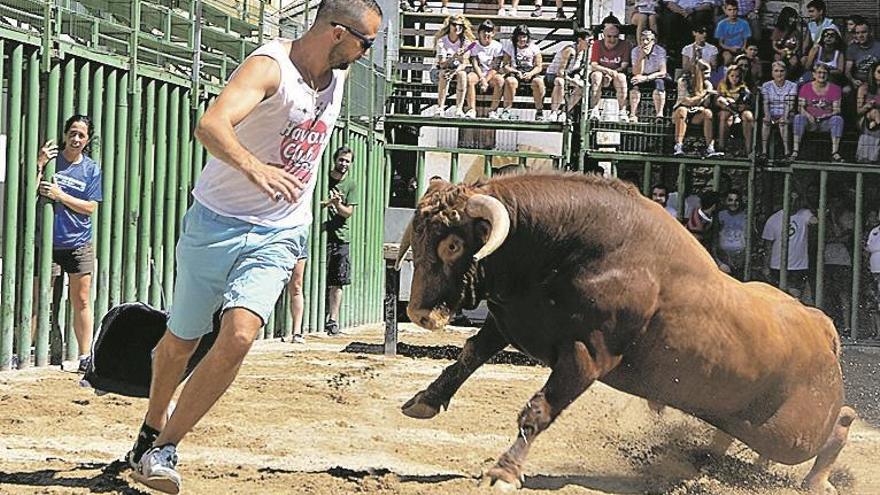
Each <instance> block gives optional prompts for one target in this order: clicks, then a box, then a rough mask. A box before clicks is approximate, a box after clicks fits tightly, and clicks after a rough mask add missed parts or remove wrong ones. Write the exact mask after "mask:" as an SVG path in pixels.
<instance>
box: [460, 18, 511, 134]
mask: <svg viewBox="0 0 880 495" xmlns="http://www.w3.org/2000/svg"><path fill="white" fill-rule="evenodd" d="M501 49H502V47H501V42H499V41H496V40H495V23H494V22H492V21H491V20H489V19H486V20H485V21H483V22H482V23H481V24H480V27H479V28H477V43H476V44H474V45H473V46H472V48H471V51H470V64H471V67H470V70H469V71H468V76H467V77H468V89H467V100H468V105H469V106H470V108H471V110H474V115H476V108H477V92H478V91H479V92H480V93H486V92H487V91H488V90H489V88H492V103H491V104H490V105H489V118H498V106H499V105H500V104H501V91H502V88H503V87H504V77H502V76H501V74H499V73H498V68H499V65H500V63H501V53H502V52H501ZM468 113H470V111H469V112H468Z"/></svg>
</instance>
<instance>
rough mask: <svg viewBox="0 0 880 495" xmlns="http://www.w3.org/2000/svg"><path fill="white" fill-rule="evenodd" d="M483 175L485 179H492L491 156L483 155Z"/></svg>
mask: <svg viewBox="0 0 880 495" xmlns="http://www.w3.org/2000/svg"><path fill="white" fill-rule="evenodd" d="M483 175H485V176H486V178H487V179H489V178H491V177H492V155H483Z"/></svg>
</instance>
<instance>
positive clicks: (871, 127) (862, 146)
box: [856, 61, 880, 163]
mask: <svg viewBox="0 0 880 495" xmlns="http://www.w3.org/2000/svg"><path fill="white" fill-rule="evenodd" d="M869 73H870V74H871V78H870V79H869V80H868V83H867V84H862V85H861V86H859V91H858V97H857V98H856V109H857V111H858V115H859V129H861V131H862V134H861V136H859V143H858V146H857V148H856V161H857V162H860V163H872V162H877V159H878V157H880V61H877V62H874V63H873V64H872V65H871V69H870V71H869Z"/></svg>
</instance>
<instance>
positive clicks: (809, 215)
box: [761, 192, 819, 298]
mask: <svg viewBox="0 0 880 495" xmlns="http://www.w3.org/2000/svg"><path fill="white" fill-rule="evenodd" d="M791 198H792V201H791V206H792V208H791V211H792V213H791V215H790V216H789V224H788V228H787V229H786V230H787V234H788V275H787V276H788V292H789V294H791V295H792V296H794V297H796V298H802V297H804V295H805V294H804V293H805V289H806V287H807V277H808V272H809V268H810V258H809V252H808V247H809V230H810V226H811V225H815V224H817V223H819V220H818V219H817V218H816V215H814V214H813V212H812V211H810V210H809V209H808V208H806V207H805V206H801V205H802V204H803V201H801V200H800V195H799V193H796V192H792V193H791ZM783 235H784V234H783V229H782V210H779V211H777V212H776V213H774V214H773V215H770V218H768V219H767V222H766V223H765V224H764V232H763V233H762V234H761V238H762V239H764V251H765V252H767V253H770V255H769V256H765V258H764V269H763V274H764V278H765V279H766V280H767V281H768V282H772V283H773V284H774V285H777V286H778V285H779V272H780V267H781V265H782V261H781V259H782V236H783Z"/></svg>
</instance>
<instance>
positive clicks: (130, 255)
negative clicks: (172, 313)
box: [122, 76, 143, 301]
mask: <svg viewBox="0 0 880 495" xmlns="http://www.w3.org/2000/svg"><path fill="white" fill-rule="evenodd" d="M131 88H132V91H131V93H130V95H129V96H130V98H131V118H130V120H129V122H128V127H129V132H128V134H129V138H128V143H129V148H128V170H127V173H128V177H127V178H128V186H127V188H126V189H127V191H126V194H125V196H126V198H127V200H128V201H127V202H126V205H125V206H126V212H125V217H124V219H123V220H124V225H125V228H124V232H125V239H124V240H125V250H124V251H123V252H122V255H123V260H122V261H123V267H124V268H123V270H124V272H123V273H124V275H123V278H122V281H123V290H122V298H123V301H134V300H135V298H136V297H137V282H138V272H137V268H138V266H137V263H138V254H139V253H138V240H139V238H140V235H139V231H138V223H139V222H140V218H141V215H140V212H141V211H143V210H141V201H142V200H143V196H142V195H141V154H142V151H141V116H142V113H141V109H142V107H143V105H142V104H141V98H142V97H143V88H142V81H141V78H140V77H137V76H134V78H133V79H132V84H131Z"/></svg>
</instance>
